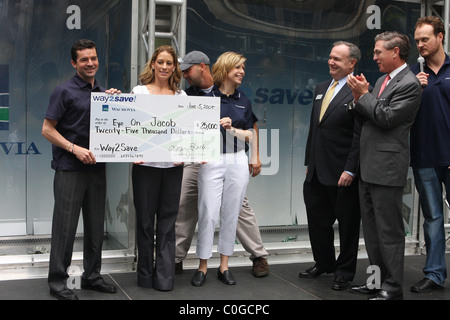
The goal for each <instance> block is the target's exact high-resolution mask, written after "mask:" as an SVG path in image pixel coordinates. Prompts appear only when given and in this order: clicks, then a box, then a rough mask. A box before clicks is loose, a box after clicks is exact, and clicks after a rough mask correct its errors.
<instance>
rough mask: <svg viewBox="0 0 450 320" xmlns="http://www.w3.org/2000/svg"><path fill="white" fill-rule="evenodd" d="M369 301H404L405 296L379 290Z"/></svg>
mask: <svg viewBox="0 0 450 320" xmlns="http://www.w3.org/2000/svg"><path fill="white" fill-rule="evenodd" d="M369 300H403V294H401V293H392V292H388V291H386V290H379V291H378V292H377V293H376V294H375V295H373V296H371V297H369Z"/></svg>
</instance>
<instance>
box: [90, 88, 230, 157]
mask: <svg viewBox="0 0 450 320" xmlns="http://www.w3.org/2000/svg"><path fill="white" fill-rule="evenodd" d="M219 119H220V99H219V98H214V97H192V96H181V95H176V96H166V95H147V94H119V95H108V94H105V93H92V95H91V126H90V146H89V149H90V150H91V151H92V152H93V154H94V156H95V158H96V159H97V162H141V161H143V162H202V161H205V162H206V161H217V160H219V155H220V145H221V143H220V139H221V135H220V127H219Z"/></svg>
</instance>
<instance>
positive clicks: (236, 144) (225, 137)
mask: <svg viewBox="0 0 450 320" xmlns="http://www.w3.org/2000/svg"><path fill="white" fill-rule="evenodd" d="M208 96H213V97H220V118H224V117H229V118H230V119H231V121H232V126H233V127H235V128H237V129H243V130H249V129H253V125H254V123H255V122H257V121H258V119H257V118H256V116H255V115H254V114H253V110H252V105H251V102H250V100H249V99H248V98H247V96H246V95H245V94H244V92H243V91H242V90H240V89H236V91H235V92H234V93H233V94H232V95H230V96H227V95H225V94H223V93H222V92H220V90H219V88H218V87H216V86H214V88H213V89H212V91H211V92H210V93H209V94H208ZM220 130H221V133H222V141H223V147H222V152H223V153H231V152H237V151H241V150H244V149H245V150H248V145H247V144H246V143H243V142H241V141H238V139H237V138H236V137H234V136H232V135H231V134H228V133H226V131H225V129H224V128H223V127H220Z"/></svg>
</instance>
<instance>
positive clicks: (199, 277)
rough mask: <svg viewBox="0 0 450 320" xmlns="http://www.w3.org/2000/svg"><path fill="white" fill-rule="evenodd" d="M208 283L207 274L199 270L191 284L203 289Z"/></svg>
mask: <svg viewBox="0 0 450 320" xmlns="http://www.w3.org/2000/svg"><path fill="white" fill-rule="evenodd" d="M205 282H206V274H205V273H204V272H203V271H200V270H197V271H195V273H194V276H193V277H192V280H191V284H192V285H193V286H194V287H201V286H203V285H204V284H205Z"/></svg>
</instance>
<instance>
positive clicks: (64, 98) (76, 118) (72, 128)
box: [45, 74, 105, 171]
mask: <svg viewBox="0 0 450 320" xmlns="http://www.w3.org/2000/svg"><path fill="white" fill-rule="evenodd" d="M104 91H105V89H104V88H102V87H100V86H99V85H98V83H97V81H96V82H95V83H94V87H92V86H91V84H90V83H88V82H87V81H85V80H84V79H82V78H81V77H80V76H79V75H78V74H76V75H75V76H73V77H72V78H71V79H70V80H68V81H67V82H65V83H63V84H61V85H60V86H58V87H57V88H56V89H55V90H54V91H53V93H52V94H51V96H50V102H49V105H48V109H47V113H46V115H45V118H46V119H50V120H55V121H57V125H56V130H57V131H58V132H59V133H60V134H61V135H62V136H63V137H64V138H66V139H67V140H68V141H70V142H72V143H74V144H76V145H78V146H80V147H83V148H86V149H89V132H90V117H91V92H104ZM52 152H53V159H52V163H51V166H52V169H54V170H76V171H100V170H103V169H104V168H105V164H104V163H97V164H95V165H85V164H83V163H82V162H81V161H80V160H78V159H77V158H76V156H75V155H74V154H72V153H71V152H68V151H67V150H64V149H62V148H59V147H57V146H55V145H53V146H52Z"/></svg>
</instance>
